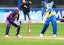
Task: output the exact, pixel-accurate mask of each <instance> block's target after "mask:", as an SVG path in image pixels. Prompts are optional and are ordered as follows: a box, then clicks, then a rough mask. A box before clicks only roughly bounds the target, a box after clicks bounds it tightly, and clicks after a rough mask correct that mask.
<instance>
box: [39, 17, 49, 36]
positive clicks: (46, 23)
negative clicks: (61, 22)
mask: <svg viewBox="0 0 64 45" xmlns="http://www.w3.org/2000/svg"><path fill="white" fill-rule="evenodd" d="M49 22H50V18H48V19H47V20H46V22H45V24H44V27H43V29H42V31H41V34H40V37H42V36H43V35H44V33H45V31H46V30H47V28H48V26H49Z"/></svg>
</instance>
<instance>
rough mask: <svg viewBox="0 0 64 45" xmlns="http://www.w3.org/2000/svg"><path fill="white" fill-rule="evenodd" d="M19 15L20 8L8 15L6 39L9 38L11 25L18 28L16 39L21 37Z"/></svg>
mask: <svg viewBox="0 0 64 45" xmlns="http://www.w3.org/2000/svg"><path fill="white" fill-rule="evenodd" d="M18 13H19V10H18V8H15V9H14V10H13V11H11V12H9V13H8V14H7V17H6V24H7V26H6V33H5V35H6V36H5V37H8V35H9V30H10V27H11V25H13V26H15V27H16V28H17V32H16V37H21V36H20V35H19V32H20V25H21V21H18V20H19V14H18Z"/></svg>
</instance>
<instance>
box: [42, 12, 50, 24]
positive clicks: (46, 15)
mask: <svg viewBox="0 0 64 45" xmlns="http://www.w3.org/2000/svg"><path fill="white" fill-rule="evenodd" d="M48 15H49V13H48V12H46V13H45V14H44V17H43V24H44V23H45V22H46V19H47V17H48Z"/></svg>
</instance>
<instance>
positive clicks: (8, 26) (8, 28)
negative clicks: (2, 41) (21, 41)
mask: <svg viewBox="0 0 64 45" xmlns="http://www.w3.org/2000/svg"><path fill="white" fill-rule="evenodd" d="M10 27H11V24H10V23H9V22H8V21H7V26H6V33H5V35H6V36H5V37H8V35H9V30H10Z"/></svg>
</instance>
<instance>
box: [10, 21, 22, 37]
mask: <svg viewBox="0 0 64 45" xmlns="http://www.w3.org/2000/svg"><path fill="white" fill-rule="evenodd" d="M10 23H11V24H12V25H13V26H15V27H16V28H17V32H16V36H17V37H21V36H19V32H20V26H21V22H19V23H20V25H17V24H15V23H14V22H13V21H10Z"/></svg>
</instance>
